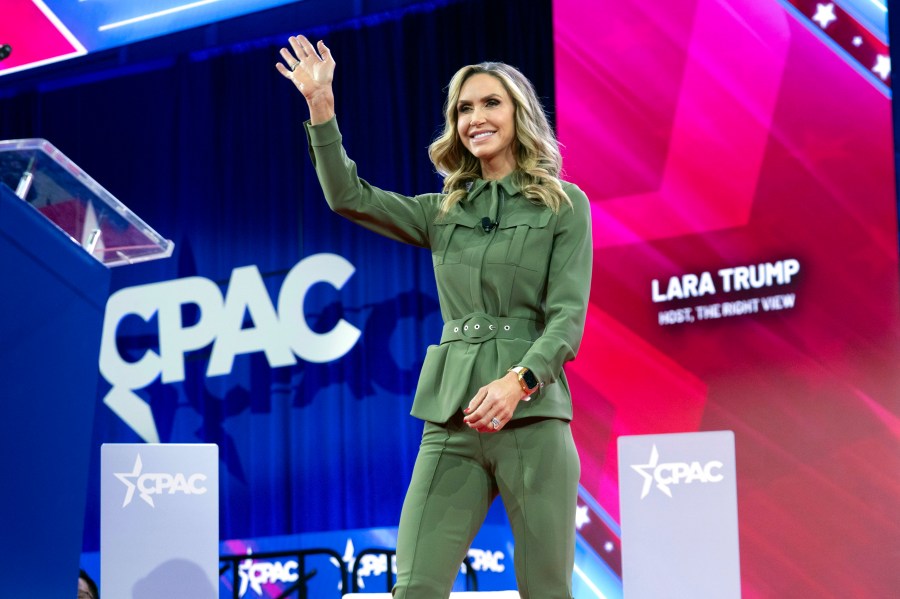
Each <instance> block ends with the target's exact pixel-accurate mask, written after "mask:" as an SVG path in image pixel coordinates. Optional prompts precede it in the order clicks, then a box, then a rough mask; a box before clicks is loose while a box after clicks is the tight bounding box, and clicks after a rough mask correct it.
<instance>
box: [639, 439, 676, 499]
mask: <svg viewBox="0 0 900 599" xmlns="http://www.w3.org/2000/svg"><path fill="white" fill-rule="evenodd" d="M657 463H659V451H657V449H656V444H654V445H653V449H652V450H651V451H650V461H649V462H647V463H646V464H643V465H642V466H632V468H633V469H634V471H635V472H637V473H638V474H640V475H641V476H643V477H644V488H643V489H641V499H643V498H644V497H646V496H647V493H649V492H650V485H652V484H653V474H652V472H653V470H655V469H656V464H657ZM645 469H649V470H650V472H645ZM662 490H663V491H665V493H666V495H669V497H671V494H669V490H668V489H662Z"/></svg>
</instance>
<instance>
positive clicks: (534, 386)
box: [507, 366, 544, 401]
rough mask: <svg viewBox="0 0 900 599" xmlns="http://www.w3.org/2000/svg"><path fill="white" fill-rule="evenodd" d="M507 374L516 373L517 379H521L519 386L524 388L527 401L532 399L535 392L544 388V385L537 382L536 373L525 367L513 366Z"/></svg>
mask: <svg viewBox="0 0 900 599" xmlns="http://www.w3.org/2000/svg"><path fill="white" fill-rule="evenodd" d="M507 372H514V373H516V377H518V379H519V385H520V386H521V387H522V391H524V392H525V397H523V398H522V399H524V400H525V401H528V400H530V399H531V394H532V393H534V392H535V391H538V390H540V388H541V387H543V386H544V383H542V382H540V381H539V380H537V377H536V376H534V373H533V372H531V371H530V370H528V369H527V368H525V367H524V366H513V367H512V368H510V369H509V370H508V371H507Z"/></svg>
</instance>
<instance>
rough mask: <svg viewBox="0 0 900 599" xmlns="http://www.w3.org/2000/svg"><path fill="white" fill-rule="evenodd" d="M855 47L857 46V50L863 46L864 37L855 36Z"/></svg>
mask: <svg viewBox="0 0 900 599" xmlns="http://www.w3.org/2000/svg"><path fill="white" fill-rule="evenodd" d="M853 45H854V46H856V47H857V48H859V47H860V46H862V37H860V36H858V35H855V36H853Z"/></svg>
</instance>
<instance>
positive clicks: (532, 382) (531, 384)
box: [522, 370, 538, 389]
mask: <svg viewBox="0 0 900 599" xmlns="http://www.w3.org/2000/svg"><path fill="white" fill-rule="evenodd" d="M522 380H523V381H525V384H526V385H528V388H529V389H534V388H536V387H537V386H538V380H537V377H536V376H534V373H533V372H531V371H530V370H526V371H525V372H524V373H523V374H522Z"/></svg>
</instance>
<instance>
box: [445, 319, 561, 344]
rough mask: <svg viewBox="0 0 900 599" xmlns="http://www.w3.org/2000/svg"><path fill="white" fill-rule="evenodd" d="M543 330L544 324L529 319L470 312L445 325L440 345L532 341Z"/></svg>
mask: <svg viewBox="0 0 900 599" xmlns="http://www.w3.org/2000/svg"><path fill="white" fill-rule="evenodd" d="M543 328H544V323H542V322H539V321H537V320H531V319H530V318H509V317H500V316H491V315H490V314H485V313H484V312H472V313H471V314H467V315H465V316H463V317H462V318H457V319H456V320H450V321H448V322H447V323H445V324H444V330H443V332H442V333H441V343H448V342H450V341H465V342H466V343H484V342H485V341H489V340H491V339H494V338H497V339H528V340H532V341H533V340H535V339H537V338H538V337H539V336H540V335H541V331H542V330H543Z"/></svg>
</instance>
